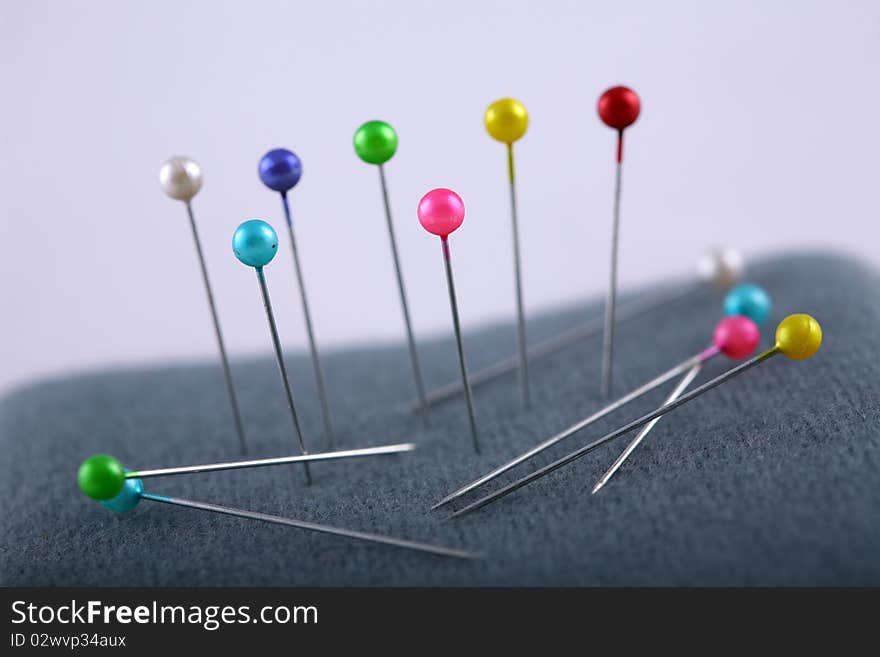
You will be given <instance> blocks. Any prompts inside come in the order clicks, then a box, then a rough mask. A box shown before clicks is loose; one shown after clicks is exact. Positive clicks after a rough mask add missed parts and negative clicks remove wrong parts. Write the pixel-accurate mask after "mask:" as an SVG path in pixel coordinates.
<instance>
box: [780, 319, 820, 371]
mask: <svg viewBox="0 0 880 657" xmlns="http://www.w3.org/2000/svg"><path fill="white" fill-rule="evenodd" d="M821 346H822V327H821V326H819V322H817V321H816V320H815V319H813V318H812V317H811V316H810V315H789V316H788V317H786V318H785V319H783V320H782V321H781V322H780V323H779V326H778V327H777V328H776V348H777V349H779V351H781V352H782V353H783V354H784V355H786V356H788V357H789V358H793V359H794V360H805V359H807V358H809V357H810V356H812V355H813V354H815V353H816V352H817V351H819V347H821Z"/></svg>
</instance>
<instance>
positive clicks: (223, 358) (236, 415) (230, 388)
mask: <svg viewBox="0 0 880 657" xmlns="http://www.w3.org/2000/svg"><path fill="white" fill-rule="evenodd" d="M186 213H187V215H188V216H189V225H190V228H192V235H193V242H194V243H195V246H196V255H197V256H198V258H199V267H200V268H201V270H202V281H203V282H204V283H205V294H206V295H207V297H208V308H210V310H211V319H212V320H213V322H214V335H216V336H217V347H218V348H219V349H220V362H221V363H222V364H223V376H224V377H225V379H226V390H227V392H228V393H229V403H230V405H231V406H232V417H233V420H234V421H235V430H236V432H237V433H238V442H239V445H240V446H241V453H242V454H246V453H247V440H246V438H245V434H244V423H243V422H242V420H241V411H240V410H239V408H238V397H237V396H236V394H235V386H234V385H233V383H232V370H231V369H230V367H229V357H228V356H227V355H226V344H225V343H224V342H223V332H222V331H221V330H220V318H219V317H218V315H217V306H216V304H215V303H214V292H213V291H212V289H211V281H210V279H209V278H208V267H207V265H206V264H205V256H204V253H202V241H201V240H200V239H199V230H198V228H197V227H196V218H195V215H194V214H193V209H192V203H190V202H189V201H187V203H186Z"/></svg>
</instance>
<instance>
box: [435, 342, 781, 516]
mask: <svg viewBox="0 0 880 657" xmlns="http://www.w3.org/2000/svg"><path fill="white" fill-rule="evenodd" d="M778 353H779V350H778V348H777V347H773V348H772V349H768V350H767V351H765V352H764V353H762V354H759V355H757V356H755V357H754V358H751V359H749V360H747V361H746V362H744V363H742V364H740V365H737V366H736V367H734V368H733V369H730V370H728V371H727V372H725V373H724V374H722V375H720V376H717V377H715V378H714V379H712V380H711V381H707V382H706V383H704V384H703V385H701V386H700V387H698V388H695V389H694V390H692V391H691V392H689V393H688V394H686V395H684V396H682V397H679V398H678V399H677V400H676V401H674V402H672V403H671V404H666V405H664V406H661V407H660V408H657V409H655V410H653V411H651V412H650V413H648V414H647V415H643V416H642V417H640V418H639V419H637V420H633V421H632V422H630V423H629V424H626V425H624V426H622V427H620V428H619V429H616V430H614V431H612V432H611V433H608V434H606V435H604V436H602V437H601V438H599V439H597V440H594V441H593V442H591V443H589V444H588V445H584V446H583V447H581V448H580V449H577V450H575V451H574V452H571V453H570V454H568V455H567V456H563V457H562V458H561V459H558V460H556V461H554V462H553V463H550V464H549V465H546V466H544V467H543V468H540V469H538V470H536V471H535V472H533V473H531V474H529V475H526V476H525V477H522V478H520V479H518V480H516V481H514V482H513V483H511V484H508V485H507V486H505V487H504V488H501V489H499V490H497V491H495V492H494V493H491V494H490V495H487V496H486V497H483V498H482V499H479V500H477V501H476V502H474V503H472V504H469V505H468V506H466V507H464V508H462V509H459V510H458V511H456V512H455V513H453V514H452V515H450V516H449V517H450V518H455V517H458V516H462V515H464V514H466V513H470V512H471V511H476V510H477V509H480V508H482V507H484V506H486V505H487V504H491V503H492V502H495V501H496V500H499V499H501V498H502V497H504V496H506V495H509V494H510V493H512V492H514V491H515V490H519V489H520V488H522V487H523V486H526V485H528V484H530V483H532V482H533V481H536V480H537V479H541V478H542V477H545V476H547V475H548V474H550V473H551V472H553V471H554V470H558V469H559V468H561V467H562V466H564V465H568V464H569V463H571V462H572V461H575V460H577V459H579V458H581V457H582V456H584V455H586V454H588V453H590V452H592V451H593V450H594V449H596V448H597V447H601V446H602V445H604V444H605V443H607V442H609V441H611V440H614V439H615V438H619V437H620V436H623V435H625V434H627V433H629V432H630V431H632V430H633V429H638V428H639V427H642V426H644V425H646V424H647V423H648V422H650V421H651V420H653V419H654V418H657V417H661V416H663V415H665V414H666V413H669V412H670V411H672V410H674V409H676V408H678V407H679V406H682V405H684V404H687V403H688V402H689V401H693V400H694V399H696V398H697V397H699V396H700V395H702V394H703V393H704V392H708V391H709V390H711V389H712V388H715V387H717V386H720V385H721V384H722V383H724V382H725V381H728V380H730V379H732V378H733V377H735V376H737V375H738V374H742V373H743V372H745V371H746V370H748V369H751V368H752V367H754V366H755V365H758V364H759V363H762V362H764V361H765V360H767V359H768V358H770V357H772V356H775V355H776V354H778Z"/></svg>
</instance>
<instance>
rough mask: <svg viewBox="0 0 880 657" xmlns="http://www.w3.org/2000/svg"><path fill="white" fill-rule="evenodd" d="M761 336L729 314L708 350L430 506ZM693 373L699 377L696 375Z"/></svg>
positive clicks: (749, 346)
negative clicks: (719, 355)
mask: <svg viewBox="0 0 880 657" xmlns="http://www.w3.org/2000/svg"><path fill="white" fill-rule="evenodd" d="M759 339H760V331H759V329H758V327H757V326H756V325H755V323H754V322H753V321H752V320H750V319H748V318H747V317H737V318H732V317H727V318H725V319H723V320H721V322H720V323H719V324H718V326H717V327H716V329H715V333H714V334H713V341H712V344H711V346H709V347H708V348H707V349H704V350H703V351H701V352H699V353H697V354H694V355H693V356H691V357H690V358H688V359H686V360H684V361H682V362H681V363H679V364H678V365H676V366H674V367H672V368H670V369H668V370H666V371H665V372H663V374H660V375H659V376H657V377H655V378H653V379H651V380H650V381H648V382H647V383H645V384H643V385H641V386H639V387H638V388H636V389H635V390H633V391H632V392H630V393H629V394H626V395H624V396H623V397H620V398H619V399H617V400H615V401H613V402H612V403H610V404H608V405H607V406H604V407H603V408H600V409H599V410H598V411H596V412H595V413H593V414H592V415H589V416H588V417H586V418H584V419H583V420H581V421H580V422H577V423H575V424H573V425H572V426H570V427H568V428H567V429H564V430H563V431H560V432H559V433H557V434H555V435H553V436H551V437H550V438H548V439H547V440H545V441H543V442H541V443H538V444H537V445H535V446H534V447H532V448H531V449H530V450H528V451H526V452H523V453H522V454H520V455H519V456H517V457H516V458H514V459H512V460H510V461H508V462H507V463H504V464H503V465H500V466H498V467H497V468H495V469H494V470H492V471H491V472H488V473H486V474H485V475H483V476H482V477H480V478H478V479H475V480H474V481H472V482H470V483H469V484H465V485H464V486H462V487H461V488H459V489H458V490H456V491H454V492H452V493H450V494H449V495H447V496H446V497H444V498H443V499H442V500H440V501H439V502H437V504H435V505H434V506H433V507H431V509H432V510H433V509H438V508H440V507H441V506H444V505H445V504H449V503H450V502H452V501H453V500H455V499H457V498H459V497H461V496H462V495H465V494H466V493H469V492H470V491H472V490H474V489H475V488H478V487H480V486H482V485H483V484H486V483H488V482H490V481H492V480H493V479H495V478H496V477H499V476H501V475H502V474H504V473H505V472H507V471H508V470H511V469H512V468H515V467H516V466H518V465H519V464H521V463H524V462H525V461H528V460H529V459H531V458H532V457H534V456H537V455H538V454H540V453H541V452H543V451H545V450H547V449H549V448H550V447H552V446H553V445H555V444H557V443H559V442H562V441H563V440H565V439H566V438H569V437H571V436H573V435H574V434H576V433H577V432H579V431H581V430H582V429H585V428H586V427H588V426H590V425H591V424H593V423H595V422H598V421H599V420H601V419H602V418H603V417H605V416H606V415H608V414H610V413H612V412H614V411H616V410H618V409H619V408H622V407H624V406H626V405H627V404H629V403H630V402H633V401H635V400H636V399H639V398H640V397H643V396H644V395H646V394H648V393H649V392H651V391H652V390H655V389H656V388H659V387H660V386H662V385H663V384H664V383H666V382H667V381H671V380H672V379H674V378H675V377H677V376H679V375H681V374H682V373H685V372H688V371H689V370H692V369H693V368H699V367H702V366H703V364H704V363H706V361H708V360H710V359H711V358H714V357H715V356H717V355H718V354H724V355H726V356H728V357H729V358H743V357H745V356H746V355H748V354H750V353H752V351H754V349H755V347H757V345H758V341H759ZM698 371H699V370H698ZM694 376H696V374H695V375H694Z"/></svg>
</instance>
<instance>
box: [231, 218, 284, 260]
mask: <svg viewBox="0 0 880 657" xmlns="http://www.w3.org/2000/svg"><path fill="white" fill-rule="evenodd" d="M232 251H233V253H235V257H236V258H238V259H239V260H241V261H242V262H243V263H244V264H246V265H248V266H249V267H263V266H265V265H268V264H269V263H270V262H272V258H274V257H275V254H276V253H277V252H278V235H277V234H276V233H275V229H274V228H272V226H270V225H269V224H267V223H266V222H265V221H261V220H259V219H251V220H250V221H245V222H244V223H243V224H241V225H240V226H239V227H238V228H236V229H235V233H233V235H232Z"/></svg>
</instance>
